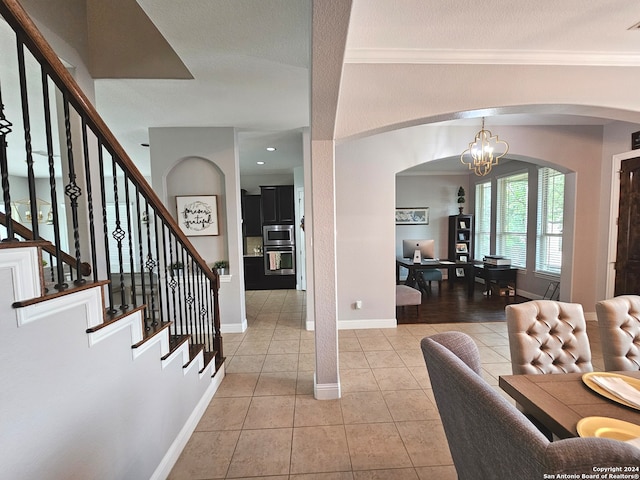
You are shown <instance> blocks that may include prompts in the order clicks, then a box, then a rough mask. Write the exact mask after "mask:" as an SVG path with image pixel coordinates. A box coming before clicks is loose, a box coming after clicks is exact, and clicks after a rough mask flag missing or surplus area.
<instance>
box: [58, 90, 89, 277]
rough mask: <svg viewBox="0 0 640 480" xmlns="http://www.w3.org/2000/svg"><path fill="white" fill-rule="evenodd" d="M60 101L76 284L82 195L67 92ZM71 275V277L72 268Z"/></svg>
mask: <svg viewBox="0 0 640 480" xmlns="http://www.w3.org/2000/svg"><path fill="white" fill-rule="evenodd" d="M62 97H63V98H62V103H63V108H64V129H65V135H66V143H67V162H68V164H69V183H68V184H67V186H66V187H65V189H64V193H65V194H66V195H67V197H69V200H70V201H71V218H72V224H73V244H74V248H75V257H76V279H75V281H74V282H73V283H74V284H76V285H81V284H83V283H84V279H83V278H82V274H81V272H80V268H81V265H82V256H81V255H80V233H79V230H78V198H79V197H80V196H81V195H82V189H81V188H80V187H79V186H78V184H77V183H76V170H75V165H74V162H73V145H72V143H71V140H72V138H71V119H70V114H69V99H68V98H67V93H66V92H63V94H62ZM71 272H72V275H71V276H72V277H73V270H71Z"/></svg>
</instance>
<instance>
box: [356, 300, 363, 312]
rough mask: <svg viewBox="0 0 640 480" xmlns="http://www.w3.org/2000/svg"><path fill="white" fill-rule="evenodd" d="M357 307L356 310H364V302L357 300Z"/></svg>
mask: <svg viewBox="0 0 640 480" xmlns="http://www.w3.org/2000/svg"><path fill="white" fill-rule="evenodd" d="M355 307H356V310H360V309H361V308H362V300H356V303H355Z"/></svg>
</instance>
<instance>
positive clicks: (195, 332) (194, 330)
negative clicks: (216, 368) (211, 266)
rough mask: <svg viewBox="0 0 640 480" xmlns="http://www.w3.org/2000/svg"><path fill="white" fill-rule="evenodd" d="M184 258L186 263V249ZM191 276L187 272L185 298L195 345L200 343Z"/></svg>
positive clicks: (185, 264)
mask: <svg viewBox="0 0 640 480" xmlns="http://www.w3.org/2000/svg"><path fill="white" fill-rule="evenodd" d="M182 257H183V262H185V259H184V248H183V249H182ZM189 258H190V256H187V259H189ZM187 265H188V263H187V262H185V263H184V266H185V268H187ZM191 280H192V279H191V275H189V274H188V270H187V271H186V272H185V285H186V289H187V297H186V298H185V303H186V304H187V306H188V308H189V313H188V315H187V317H188V319H189V325H190V327H191V332H192V335H193V340H194V341H193V343H198V322H197V320H196V319H195V318H194V311H193V301H194V298H193V294H192V292H191V287H192V285H191V283H192V282H191Z"/></svg>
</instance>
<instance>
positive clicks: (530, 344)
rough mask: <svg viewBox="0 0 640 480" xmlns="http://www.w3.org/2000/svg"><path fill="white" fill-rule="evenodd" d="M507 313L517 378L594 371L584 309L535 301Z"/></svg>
mask: <svg viewBox="0 0 640 480" xmlns="http://www.w3.org/2000/svg"><path fill="white" fill-rule="evenodd" d="M505 313H506V317H507V328H508V332H509V349H510V351H511V368H512V370H513V373H514V375H518V374H527V373H570V372H591V371H593V366H592V364H591V347H590V345H589V337H588V336H587V325H586V322H585V319H584V311H583V309H582V305H580V304H577V303H566V302H557V301H555V300H532V301H529V302H525V303H520V304H512V305H508V306H507V307H506V308H505Z"/></svg>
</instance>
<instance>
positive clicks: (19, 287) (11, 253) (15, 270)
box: [0, 247, 42, 302]
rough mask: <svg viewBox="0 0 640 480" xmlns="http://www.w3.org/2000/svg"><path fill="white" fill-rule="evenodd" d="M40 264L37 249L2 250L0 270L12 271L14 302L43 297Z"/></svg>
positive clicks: (0, 251)
mask: <svg viewBox="0 0 640 480" xmlns="http://www.w3.org/2000/svg"><path fill="white" fill-rule="evenodd" d="M39 263H40V259H39V255H38V249H37V248H36V247H24V248H4V249H2V250H0V269H1V268H8V269H10V270H11V277H12V279H13V289H14V292H15V298H14V299H13V301H14V302H19V301H22V300H29V299H30V298H36V297H39V296H40V295H42V290H41V289H42V287H41V285H40V269H39Z"/></svg>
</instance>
